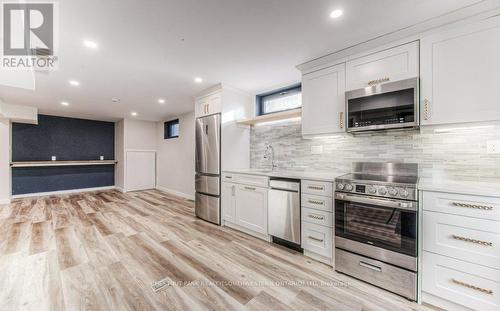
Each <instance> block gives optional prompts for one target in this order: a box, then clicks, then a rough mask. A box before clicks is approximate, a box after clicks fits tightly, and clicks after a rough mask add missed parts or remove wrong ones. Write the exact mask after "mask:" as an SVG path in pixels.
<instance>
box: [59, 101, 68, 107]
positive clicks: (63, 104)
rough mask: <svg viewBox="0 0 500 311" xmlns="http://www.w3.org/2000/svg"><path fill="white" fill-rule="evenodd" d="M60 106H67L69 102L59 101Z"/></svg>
mask: <svg viewBox="0 0 500 311" xmlns="http://www.w3.org/2000/svg"><path fill="white" fill-rule="evenodd" d="M61 106H66V107H67V106H69V103H68V102H61Z"/></svg>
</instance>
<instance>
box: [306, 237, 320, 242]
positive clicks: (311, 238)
mask: <svg viewBox="0 0 500 311" xmlns="http://www.w3.org/2000/svg"><path fill="white" fill-rule="evenodd" d="M307 238H308V239H310V240H313V241H317V242H323V239H318V238H315V237H313V236H308V237H307Z"/></svg>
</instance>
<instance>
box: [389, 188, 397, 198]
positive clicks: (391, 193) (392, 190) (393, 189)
mask: <svg viewBox="0 0 500 311" xmlns="http://www.w3.org/2000/svg"><path fill="white" fill-rule="evenodd" d="M387 192H388V193H389V195H390V196H395V195H396V194H398V190H397V189H395V188H389V189H388V190H387Z"/></svg>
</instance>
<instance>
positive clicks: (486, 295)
mask: <svg viewBox="0 0 500 311" xmlns="http://www.w3.org/2000/svg"><path fill="white" fill-rule="evenodd" d="M498 203H499V201H498V198H490V197H484V196H474V195H464V194H453V193H442V192H431V191H424V192H423V212H422V214H423V220H422V222H423V228H422V238H423V245H422V248H423V250H422V301H423V302H426V303H430V304H433V305H436V306H438V307H441V308H444V309H450V310H453V309H460V308H463V307H465V308H470V309H473V310H484V311H488V310H500V248H499V247H498V245H499V244H500V221H499V218H498V208H499V207H500V206H499V205H498Z"/></svg>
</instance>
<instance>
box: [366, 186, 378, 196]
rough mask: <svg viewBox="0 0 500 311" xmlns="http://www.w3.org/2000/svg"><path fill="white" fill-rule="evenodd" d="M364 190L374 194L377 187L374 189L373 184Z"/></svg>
mask: <svg viewBox="0 0 500 311" xmlns="http://www.w3.org/2000/svg"><path fill="white" fill-rule="evenodd" d="M366 191H367V192H368V193H369V194H375V193H377V189H375V187H373V186H368V188H366Z"/></svg>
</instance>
